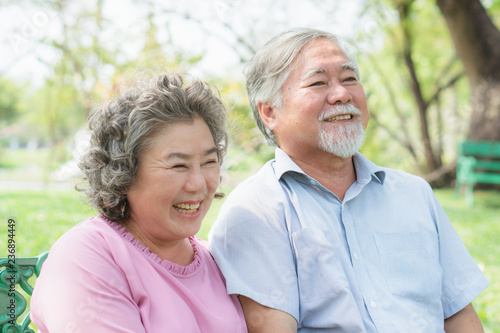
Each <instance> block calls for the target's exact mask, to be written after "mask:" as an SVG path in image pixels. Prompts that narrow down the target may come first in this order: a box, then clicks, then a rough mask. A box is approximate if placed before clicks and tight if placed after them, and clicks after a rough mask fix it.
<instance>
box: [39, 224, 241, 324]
mask: <svg viewBox="0 0 500 333" xmlns="http://www.w3.org/2000/svg"><path fill="white" fill-rule="evenodd" d="M190 241H191V244H192V245H193V248H194V251H195V256H194V261H193V262H192V263H190V264H189V265H188V266H185V267H184V266H179V265H177V264H174V263H172V262H170V261H167V260H162V259H160V258H159V257H158V256H157V255H155V254H154V253H151V252H150V251H149V249H148V248H147V247H145V246H143V245H142V244H141V243H140V242H139V241H137V240H136V239H135V238H134V237H133V236H132V234H130V233H128V232H127V231H125V228H124V227H122V226H120V225H119V224H117V223H114V222H111V221H108V220H106V219H105V218H103V217H102V216H96V217H93V218H90V219H88V220H86V221H83V222H82V223H80V224H78V225H77V226H75V227H74V228H72V229H71V230H69V231H68V232H67V233H65V234H64V235H63V236H62V237H61V238H60V239H59V240H58V241H57V242H56V243H55V244H54V246H53V247H52V248H51V250H50V254H49V256H48V259H47V261H46V262H45V263H44V265H43V268H42V272H41V274H40V277H39V278H38V280H37V281H36V285H35V289H34V292H33V297H32V299H31V319H32V321H33V322H34V323H35V325H36V326H37V327H38V329H39V332H40V333H43V332H82V333H83V332H133V333H138V332H151V333H155V332H214V333H215V332H217V333H219V332H222V333H224V332H231V333H233V332H247V329H246V325H245V319H244V316H243V312H242V310H241V307H240V304H239V302H238V299H237V298H236V296H234V295H232V296H229V295H227V293H226V287H225V281H224V278H223V276H222V274H221V272H220V270H219V268H218V267H217V265H216V264H215V262H214V260H213V258H212V256H211V255H210V253H209V252H208V250H207V249H206V248H205V244H204V241H203V240H201V239H198V238H195V237H192V238H190ZM202 243H203V246H202Z"/></svg>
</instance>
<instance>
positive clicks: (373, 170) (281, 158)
mask: <svg viewBox="0 0 500 333" xmlns="http://www.w3.org/2000/svg"><path fill="white" fill-rule="evenodd" d="M274 154H275V160H276V162H275V164H274V171H275V175H276V178H277V179H281V177H282V176H283V174H285V173H287V172H296V173H300V174H304V175H305V173H304V171H302V169H301V168H299V166H298V165H297V164H295V162H294V161H292V159H291V158H290V156H288V155H287V153H285V152H284V151H283V150H282V149H281V148H279V147H276V150H275V152H274ZM353 159H354V166H355V168H356V177H357V181H358V182H359V183H361V184H367V183H369V182H370V181H371V180H372V178H373V179H374V180H376V181H378V182H379V183H380V184H382V185H383V184H384V179H385V171H384V170H383V169H382V168H381V167H379V166H378V165H376V164H375V163H373V162H372V161H370V160H369V159H367V158H366V157H364V156H363V155H362V154H361V153H356V155H354V156H353Z"/></svg>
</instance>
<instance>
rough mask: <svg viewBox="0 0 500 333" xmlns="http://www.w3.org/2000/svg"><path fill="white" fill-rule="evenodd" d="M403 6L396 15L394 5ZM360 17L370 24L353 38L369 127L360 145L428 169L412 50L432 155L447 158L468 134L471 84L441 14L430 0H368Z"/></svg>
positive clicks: (396, 162) (403, 164)
mask: <svg viewBox="0 0 500 333" xmlns="http://www.w3.org/2000/svg"><path fill="white" fill-rule="evenodd" d="M403 5H404V6H407V7H406V8H407V12H408V14H407V16H406V17H404V18H402V17H400V15H399V12H398V8H402V6H403ZM365 15H366V17H365V18H368V17H370V18H372V19H374V21H375V22H376V24H374V27H375V29H372V30H370V31H368V30H363V29H361V30H360V32H359V34H358V36H357V38H356V41H355V43H356V44H358V45H360V46H361V52H359V54H358V58H359V63H360V69H361V79H362V82H363V85H364V87H365V90H366V92H367V95H368V96H369V98H368V103H369V108H370V110H371V113H372V119H371V122H372V123H374V125H376V126H372V127H371V128H370V131H373V132H374V133H372V134H371V136H370V137H369V138H368V139H367V143H366V145H367V146H369V147H370V148H371V149H374V150H375V151H376V152H377V153H376V154H370V153H369V152H368V151H367V149H364V150H363V152H365V153H366V154H368V155H371V157H374V160H375V161H376V162H379V163H380V164H384V165H389V166H392V167H395V168H398V169H403V170H406V171H409V172H413V173H417V174H420V175H423V174H426V173H427V171H428V170H427V169H428V166H427V165H426V161H425V158H424V157H425V148H424V145H423V137H422V129H421V126H422V118H421V116H420V114H419V112H418V110H419V108H418V103H417V101H416V96H415V94H414V90H413V89H414V86H413V84H414V82H413V81H412V80H411V77H410V71H409V68H408V65H407V62H406V61H405V58H404V52H405V51H406V52H408V51H409V52H410V55H411V60H412V61H413V65H414V66H415V72H416V77H417V80H418V84H419V88H420V90H421V93H422V97H423V100H424V103H426V104H428V106H427V113H426V118H425V120H426V123H427V126H428V128H429V136H430V140H431V145H432V149H433V152H434V155H435V156H436V157H439V159H441V160H442V161H443V164H444V165H446V164H448V163H450V162H451V161H453V159H454V158H455V156H456V153H455V152H456V144H457V142H459V141H460V140H462V139H463V138H464V137H465V136H466V130H467V126H466V124H467V119H468V117H469V107H468V105H469V97H470V96H469V95H470V94H469V87H468V84H467V81H466V80H465V78H464V76H462V77H461V78H460V79H458V81H457V80H456V78H457V77H459V76H460V75H461V73H462V71H463V69H462V65H461V63H460V62H459V61H458V59H457V58H456V55H455V50H454V46H453V44H452V41H451V39H450V37H449V32H448V30H447V27H446V24H445V22H444V19H443V18H442V16H441V14H440V12H439V9H438V8H437V6H436V4H435V1H434V0H424V1H412V0H403V1H393V0H387V1H384V2H380V1H368V6H367V7H366V10H365Z"/></svg>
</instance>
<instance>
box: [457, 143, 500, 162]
mask: <svg viewBox="0 0 500 333" xmlns="http://www.w3.org/2000/svg"><path fill="white" fill-rule="evenodd" d="M459 154H460V155H462V156H478V157H489V158H500V142H498V141H482V142H473V141H465V142H462V144H461V145H460V151H459Z"/></svg>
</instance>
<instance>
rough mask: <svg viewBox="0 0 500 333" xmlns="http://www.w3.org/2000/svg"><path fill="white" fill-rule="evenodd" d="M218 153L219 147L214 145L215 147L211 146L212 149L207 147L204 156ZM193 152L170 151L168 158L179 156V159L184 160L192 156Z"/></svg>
mask: <svg viewBox="0 0 500 333" xmlns="http://www.w3.org/2000/svg"><path fill="white" fill-rule="evenodd" d="M215 153H217V148H216V147H213V148H210V149H207V150H205V151H204V152H203V153H202V155H203V156H208V155H212V154H215ZM191 156H192V155H191V154H186V153H181V152H173V153H170V154H169V155H168V156H167V158H168V159H171V158H179V159H183V160H187V159H189V158H191Z"/></svg>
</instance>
